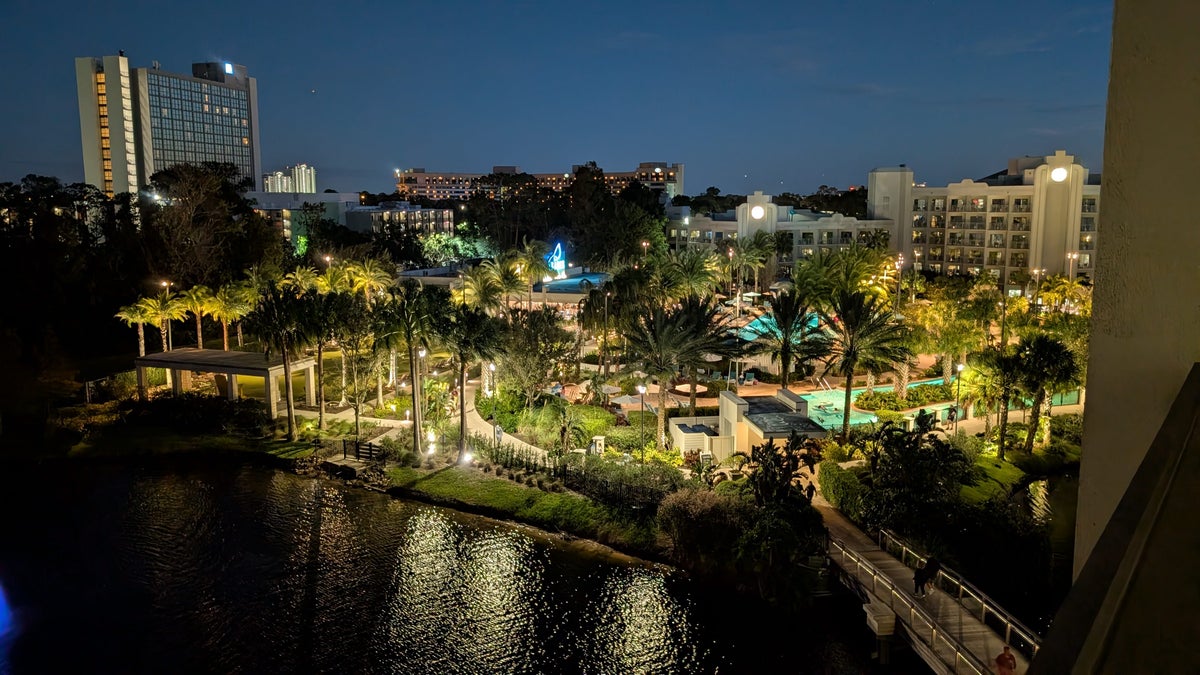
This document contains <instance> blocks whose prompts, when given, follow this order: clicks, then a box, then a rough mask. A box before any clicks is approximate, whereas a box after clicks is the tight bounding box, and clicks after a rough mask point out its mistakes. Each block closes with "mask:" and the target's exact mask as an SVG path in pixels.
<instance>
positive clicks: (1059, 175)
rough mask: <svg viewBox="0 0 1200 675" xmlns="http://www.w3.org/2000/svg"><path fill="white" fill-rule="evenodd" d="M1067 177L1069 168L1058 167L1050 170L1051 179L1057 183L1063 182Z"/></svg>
mask: <svg viewBox="0 0 1200 675" xmlns="http://www.w3.org/2000/svg"><path fill="white" fill-rule="evenodd" d="M1066 179H1067V170H1066V169H1065V168H1063V167H1061V166H1060V167H1058V168H1057V169H1054V170H1053V171H1051V172H1050V180H1052V181H1054V182H1055V183H1061V182H1063V181H1064V180H1066Z"/></svg>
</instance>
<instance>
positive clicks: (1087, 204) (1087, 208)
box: [1082, 197, 1096, 213]
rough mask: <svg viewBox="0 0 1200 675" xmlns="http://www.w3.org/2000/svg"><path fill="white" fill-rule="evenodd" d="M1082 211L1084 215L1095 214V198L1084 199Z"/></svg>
mask: <svg viewBox="0 0 1200 675" xmlns="http://www.w3.org/2000/svg"><path fill="white" fill-rule="evenodd" d="M1082 210H1083V212H1084V213H1095V212H1096V198H1095V197H1084V198H1083V207H1082Z"/></svg>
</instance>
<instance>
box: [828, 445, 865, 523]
mask: <svg viewBox="0 0 1200 675" xmlns="http://www.w3.org/2000/svg"><path fill="white" fill-rule="evenodd" d="M817 482H819V483H820V484H821V495H822V496H824V497H825V499H828V500H829V503H830V504H833V505H834V507H835V508H837V509H838V510H839V511H841V512H842V513H844V514H846V517H847V518H849V519H850V520H852V521H854V522H862V501H863V494H864V492H865V488H864V487H863V484H862V483H861V482H860V481H859V480H858V476H857V475H855V473H854V472H852V471H849V470H846V469H843V468H842V467H841V466H839V465H838V463H837V462H835V461H833V460H828V459H827V460H825V461H824V462H821V467H820V474H819V475H818V477H817Z"/></svg>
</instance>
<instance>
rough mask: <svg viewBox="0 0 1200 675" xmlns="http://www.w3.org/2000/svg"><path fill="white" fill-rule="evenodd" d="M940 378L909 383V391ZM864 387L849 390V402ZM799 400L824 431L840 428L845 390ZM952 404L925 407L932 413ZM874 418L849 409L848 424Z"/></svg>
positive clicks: (818, 394)
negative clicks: (806, 403)
mask: <svg viewBox="0 0 1200 675" xmlns="http://www.w3.org/2000/svg"><path fill="white" fill-rule="evenodd" d="M941 383H942V378H940V377H939V378H937V379H933V380H921V381H920V382H909V383H908V387H909V388H910V389H911V388H913V387H915V386H917V385H921V384H941ZM891 387H892V385H891V384H885V385H876V387H875V388H876V389H879V390H883V389H891ZM866 390H867V388H866V387H855V388H854V389H851V390H850V400H852V401H853V400H854V398H855V397H856V396H858V395H859V394H861V393H862V392H864V391H866ZM800 398H803V399H804V400H806V401H808V418H809V419H811V420H812V421H814V422H816V423H817V424H820V425H821V426H823V427H825V428H826V429H832V430H837V429H840V428H841V427H842V405H843V404H844V403H845V402H846V390H845V389H833V390H832V391H829V390H826V391H814V392H811V393H808V394H801V395H800ZM953 406H954V403H953V402H947V403H935V404H932V405H928V406H925V409H926V411H928V412H931V413H932V412H934V411H938V410H942V409H943V408H950V407H953ZM873 417H875V413H872V412H864V411H861V410H855V409H854V408H851V409H850V424H851V425H855V424H867V423H869V422H871V419H872V418H873Z"/></svg>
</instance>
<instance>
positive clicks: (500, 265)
mask: <svg viewBox="0 0 1200 675" xmlns="http://www.w3.org/2000/svg"><path fill="white" fill-rule="evenodd" d="M482 264H483V265H484V266H487V267H488V268H489V269H490V270H491V272H492V275H493V276H494V277H495V279H496V284H497V285H499V287H500V294H501V295H502V296H503V297H504V309H505V311H506V312H507V311H508V307H509V303H511V302H512V297H513V296H517V298H518V302H519V298H520V296H521V291H523V290H525V281H524V280H523V279H522V278H521V275H520V274H517V262H516V259H515V256H514V255H513V254H512V253H511V252H510V253H508V254H505V255H503V256H500V257H498V258H496V259H495V260H485V261H484V262H483V263H482Z"/></svg>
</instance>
